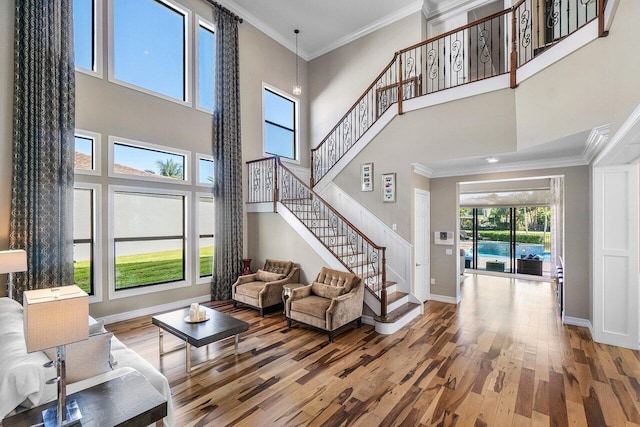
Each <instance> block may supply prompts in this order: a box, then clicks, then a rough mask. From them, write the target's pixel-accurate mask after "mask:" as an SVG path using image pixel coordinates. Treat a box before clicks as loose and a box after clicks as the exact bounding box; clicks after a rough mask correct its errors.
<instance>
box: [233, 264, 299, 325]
mask: <svg viewBox="0 0 640 427" xmlns="http://www.w3.org/2000/svg"><path fill="white" fill-rule="evenodd" d="M298 280H300V269H299V268H298V267H295V266H294V265H293V262H291V261H278V260H274V259H268V260H266V262H265V263H264V267H263V268H262V269H260V270H258V271H257V272H255V273H253V274H248V275H246V276H240V277H238V280H237V281H236V282H235V283H234V284H233V285H232V286H231V298H232V299H233V306H234V307H237V306H238V303H239V302H241V303H243V304H246V305H250V306H251V307H254V308H257V309H258V310H260V316H262V317H264V309H265V308H267V307H272V306H276V305H279V304H282V286H283V285H285V284H287V283H297V282H298Z"/></svg>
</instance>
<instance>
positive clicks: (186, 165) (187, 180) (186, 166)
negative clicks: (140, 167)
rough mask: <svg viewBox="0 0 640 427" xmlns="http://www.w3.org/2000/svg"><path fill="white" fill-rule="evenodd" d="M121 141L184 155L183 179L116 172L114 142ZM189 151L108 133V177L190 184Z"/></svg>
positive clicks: (134, 145) (135, 145)
mask: <svg viewBox="0 0 640 427" xmlns="http://www.w3.org/2000/svg"><path fill="white" fill-rule="evenodd" d="M117 143H121V144H125V145H130V146H132V147H137V148H142V149H149V150H155V151H163V152H166V153H169V154H176V155H178V156H183V157H184V165H183V166H182V174H183V176H184V179H174V178H168V177H163V176H161V175H157V176H140V175H129V174H126V173H118V172H116V171H115V170H114V153H113V152H114V150H113V146H114V144H117ZM190 168H191V151H188V150H180V149H178V148H173V147H167V146H164V145H157V144H151V143H149V142H144V141H136V140H134V139H128V138H120V137H118V136H113V135H109V174H108V175H109V177H110V178H122V179H133V180H137V181H147V182H162V183H165V184H177V185H190V184H191V179H192V178H191V170H190Z"/></svg>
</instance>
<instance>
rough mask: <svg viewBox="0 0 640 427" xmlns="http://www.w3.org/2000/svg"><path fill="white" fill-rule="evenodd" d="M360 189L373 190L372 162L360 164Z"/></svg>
mask: <svg viewBox="0 0 640 427" xmlns="http://www.w3.org/2000/svg"><path fill="white" fill-rule="evenodd" d="M360 191H373V163H362V164H361V165H360Z"/></svg>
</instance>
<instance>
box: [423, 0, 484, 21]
mask: <svg viewBox="0 0 640 427" xmlns="http://www.w3.org/2000/svg"><path fill="white" fill-rule="evenodd" d="M490 1H491V0H446V1H437V0H424V3H423V4H422V13H423V15H424V16H425V18H426V19H427V20H430V19H433V18H437V17H440V16H443V15H445V14H446V15H448V16H449V17H451V16H452V15H458V14H459V13H462V12H468V11H469V10H471V9H474V8H476V7H478V6H481V5H483V4H485V3H489V2H490ZM452 12H454V13H452Z"/></svg>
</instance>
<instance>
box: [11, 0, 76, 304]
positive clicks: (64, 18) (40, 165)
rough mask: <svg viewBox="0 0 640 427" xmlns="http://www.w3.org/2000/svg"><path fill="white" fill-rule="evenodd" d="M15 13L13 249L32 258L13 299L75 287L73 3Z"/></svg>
mask: <svg viewBox="0 0 640 427" xmlns="http://www.w3.org/2000/svg"><path fill="white" fill-rule="evenodd" d="M15 10H16V12H15V47H14V49H15V53H14V73H15V74H14V100H13V181H12V198H11V222H10V235H9V244H10V246H11V248H12V249H25V250H26V252H27V272H26V273H19V274H16V280H15V281H14V283H15V286H16V292H15V293H14V295H15V298H16V299H17V300H18V301H22V292H23V291H24V290H29V289H38V288H47V287H52V286H60V285H71V284H73V228H72V227H73V223H72V212H73V156H74V127H75V126H74V125H75V123H74V122H75V117H74V114H75V113H74V111H75V110H74V107H75V74H74V73H75V71H74V62H73V25H72V24H73V22H72V20H73V17H72V0H55V1H53V0H19V1H16V9H15Z"/></svg>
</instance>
